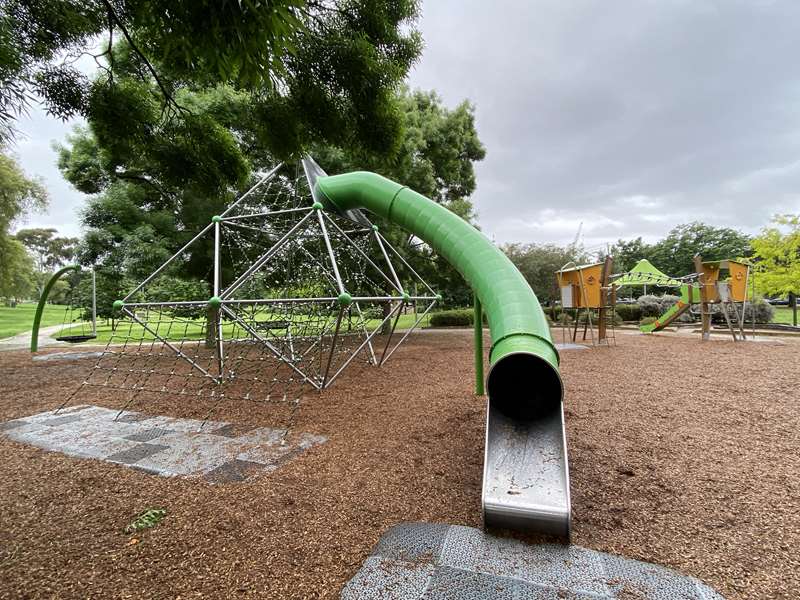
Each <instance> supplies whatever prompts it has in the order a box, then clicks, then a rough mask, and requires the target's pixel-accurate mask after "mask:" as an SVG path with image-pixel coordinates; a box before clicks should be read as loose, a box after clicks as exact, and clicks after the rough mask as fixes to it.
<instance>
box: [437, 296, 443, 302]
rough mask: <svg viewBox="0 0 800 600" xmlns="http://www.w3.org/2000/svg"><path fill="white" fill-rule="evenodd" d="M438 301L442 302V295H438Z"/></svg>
mask: <svg viewBox="0 0 800 600" xmlns="http://www.w3.org/2000/svg"><path fill="white" fill-rule="evenodd" d="M436 301H437V302H441V301H442V295H441V294H436Z"/></svg>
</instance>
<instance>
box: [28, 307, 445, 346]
mask: <svg viewBox="0 0 800 600" xmlns="http://www.w3.org/2000/svg"><path fill="white" fill-rule="evenodd" d="M61 316H63V310H62V313H61ZM417 316H418V315H413V314H407V315H400V320H399V321H398V322H397V329H408V328H409V327H411V326H412V325H413V324H414V322H415V321H416V319H417ZM429 316H430V315H426V316H425V318H424V319H423V320H422V321H421V322H420V325H419V326H420V327H427V326H428V324H429ZM334 319H335V317H334ZM31 321H33V317H32V316H31ZM59 322H61V320H60V317H59V320H58V321H56V323H59ZM334 322H335V321H332V322H331V324H330V325H331V330H332V329H333V324H334ZM380 323H381V321H380V319H370V320H368V321H367V327H368V328H369V329H370V330H372V329H375V328H376V327H378V326H379V325H380ZM148 325H149V326H150V328H151V329H153V330H154V331H157V332H158V334H159V336H161V337H163V338H165V339H167V340H199V339H203V338H204V337H205V332H204V327H203V325H204V321H203V320H202V319H186V320H181V321H172V322H169V321H164V322H162V323H161V324H160V325H158V326H157V325H155V324H148ZM90 329H91V327H90V326H89V324H88V323H85V324H83V325H76V326H75V327H72V328H65V329H62V330H60V331H57V332H55V333H54V334H52V336H51V337H58V336H61V335H69V334H73V335H80V334H82V333H88V332H89V331H90ZM222 330H223V335H224V336H226V337H233V336H237V337H240V336H242V335H245V334H244V332H243V330H242V329H241V328H240V327H238V326H236V325H234V324H233V323H229V322H226V323H224V324H223V326H222ZM276 333H282V332H280V331H276ZM112 337H113V338H114V342H115V343H116V342H119V343H122V342H123V341H125V339H126V338H130V339H133V340H139V339H145V340H152V339H154V338H155V336H153V335H152V334H151V333H150V332H148V331H146V330H144V329H143V328H142V327H141V326H140V325H138V324H136V323H133V322H130V321H125V322H123V323H120V324H119V325H118V326H117V331H116V333H115V332H114V331H113V330H112V329H111V323H110V322H108V323H106V322H105V321H102V320H98V323H97V337H96V338H95V339H93V340H90V341H89V342H87V343H91V344H98V343H100V344H104V343H106V342H108V341H110V340H111V339H112Z"/></svg>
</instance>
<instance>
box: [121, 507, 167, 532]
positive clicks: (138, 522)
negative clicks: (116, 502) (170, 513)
mask: <svg viewBox="0 0 800 600" xmlns="http://www.w3.org/2000/svg"><path fill="white" fill-rule="evenodd" d="M166 516H167V511H166V510H164V509H163V508H148V509H147V510H145V511H144V512H142V513H141V514H139V515H138V516H137V517H136V518H135V519H134V520H133V521H132V522H131V523H130V524H128V525H126V526H125V528H124V529H123V531H124V532H125V533H127V534H131V533H137V532H139V531H142V530H144V529H150V528H151V527H155V526H156V525H158V524H159V523H160V522H161V521H162V520H163V519H164V517H166Z"/></svg>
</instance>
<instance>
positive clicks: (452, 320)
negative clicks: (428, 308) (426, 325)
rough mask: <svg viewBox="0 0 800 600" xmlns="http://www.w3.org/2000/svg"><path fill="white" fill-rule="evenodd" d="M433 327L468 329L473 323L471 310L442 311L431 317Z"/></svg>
mask: <svg viewBox="0 0 800 600" xmlns="http://www.w3.org/2000/svg"><path fill="white" fill-rule="evenodd" d="M430 323H431V327H468V326H470V325H472V323H473V312H472V310H470V309H466V308H464V309H456V310H442V311H439V312H435V313H433V314H432V315H431V321H430Z"/></svg>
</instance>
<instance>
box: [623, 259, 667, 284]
mask: <svg viewBox="0 0 800 600" xmlns="http://www.w3.org/2000/svg"><path fill="white" fill-rule="evenodd" d="M613 283H614V285H616V286H617V287H622V286H623V285H661V286H664V287H678V286H680V285H681V282H680V281H678V280H677V279H673V278H672V277H670V276H669V275H665V274H664V273H662V272H661V271H659V270H658V269H657V268H656V267H654V266H653V264H652V263H651V262H650V261H649V260H647V259H646V258H643V259H642V260H640V261H639V262H637V263H636V266H635V267H633V268H632V269H631V270H630V271H628V272H627V273H625V274H624V275H623V276H622V277H620V278H619V279H615V280H614V282H613Z"/></svg>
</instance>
